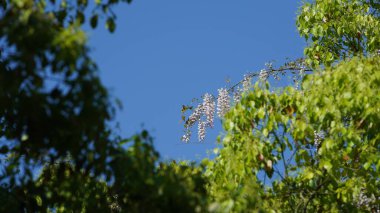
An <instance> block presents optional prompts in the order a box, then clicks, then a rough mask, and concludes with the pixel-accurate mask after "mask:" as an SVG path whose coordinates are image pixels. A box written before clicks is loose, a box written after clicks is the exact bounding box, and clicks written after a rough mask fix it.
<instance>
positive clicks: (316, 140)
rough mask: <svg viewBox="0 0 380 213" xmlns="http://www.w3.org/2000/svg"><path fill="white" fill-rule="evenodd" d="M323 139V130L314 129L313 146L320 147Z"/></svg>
mask: <svg viewBox="0 0 380 213" xmlns="http://www.w3.org/2000/svg"><path fill="white" fill-rule="evenodd" d="M323 139H325V133H324V132H323V131H319V132H317V131H314V146H315V147H317V149H318V147H320V145H321V143H322V140H323Z"/></svg>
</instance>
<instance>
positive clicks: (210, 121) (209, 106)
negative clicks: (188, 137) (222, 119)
mask: <svg viewBox="0 0 380 213" xmlns="http://www.w3.org/2000/svg"><path fill="white" fill-rule="evenodd" d="M203 113H204V115H205V116H206V126H208V127H214V114H215V102H214V100H213V97H212V95H210V94H208V93H206V94H205V95H204V97H203Z"/></svg>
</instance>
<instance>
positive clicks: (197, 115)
mask: <svg viewBox="0 0 380 213" xmlns="http://www.w3.org/2000/svg"><path fill="white" fill-rule="evenodd" d="M202 112H203V105H202V104H199V105H198V106H197V108H195V109H194V112H193V113H192V114H191V115H190V116H189V119H188V120H187V122H186V126H187V128H190V127H192V126H193V125H194V124H195V122H197V121H198V120H199V119H200V118H201V116H202Z"/></svg>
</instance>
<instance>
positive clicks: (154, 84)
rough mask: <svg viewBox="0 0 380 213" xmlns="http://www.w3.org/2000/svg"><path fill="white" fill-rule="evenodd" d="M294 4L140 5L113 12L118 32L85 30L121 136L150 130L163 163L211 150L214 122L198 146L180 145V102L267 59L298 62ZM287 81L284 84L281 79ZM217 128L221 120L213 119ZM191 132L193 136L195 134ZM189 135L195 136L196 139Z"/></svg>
mask: <svg viewBox="0 0 380 213" xmlns="http://www.w3.org/2000/svg"><path fill="white" fill-rule="evenodd" d="M300 5H301V3H300V2H299V1H269V0H268V1H252V0H250V1H249V0H240V1H234V2H233V1H226V0H218V1H216V0H208V1H201V0H198V1H178V0H177V1H175V0H161V1H138V0H135V1H133V3H132V4H131V5H119V6H118V7H117V8H115V12H116V14H117V16H118V19H117V29H116V32H115V33H114V34H110V33H108V32H107V31H106V30H105V29H104V27H102V26H100V27H99V28H98V29H96V30H94V31H89V32H88V33H89V37H90V46H91V48H92V56H93V57H94V59H95V61H97V63H98V66H99V68H100V75H101V78H102V80H103V83H104V84H105V85H106V87H107V88H109V89H110V92H111V94H112V96H114V97H117V98H119V99H120V100H121V101H122V103H123V105H124V109H123V110H122V111H120V112H118V114H117V117H116V119H117V121H119V122H120V125H121V135H122V136H124V137H128V136H131V135H132V134H134V133H136V132H138V131H140V130H142V126H143V127H144V128H145V129H147V130H149V132H150V133H151V134H152V136H153V137H154V138H155V140H154V144H155V147H156V148H157V149H158V151H159V152H160V153H161V156H162V157H163V159H169V158H170V159H182V160H199V159H201V158H203V157H205V156H207V154H206V153H207V150H211V149H212V148H213V147H215V144H216V137H217V135H219V134H220V133H221V132H222V129H221V127H220V126H221V125H220V124H218V125H216V126H215V128H214V129H213V130H211V131H210V130H209V131H208V132H207V136H206V140H205V141H204V142H202V143H199V142H198V141H197V139H196V137H193V138H192V141H191V143H189V144H184V143H183V142H181V141H180V138H181V136H182V134H183V123H180V116H181V113H180V109H181V105H182V104H190V103H191V100H192V99H193V98H200V97H201V96H202V95H203V94H204V93H206V92H209V93H213V94H216V92H217V89H218V88H221V87H224V86H226V85H227V83H226V79H230V80H231V81H232V83H234V82H238V81H239V80H241V79H242V77H243V75H244V74H245V73H247V72H251V71H258V70H260V69H262V68H264V64H265V63H266V62H268V61H271V60H275V61H276V63H277V64H281V62H283V61H284V59H285V58H286V57H290V58H297V57H301V56H302V53H303V47H304V46H305V42H304V39H302V38H300V36H299V35H298V32H297V30H296V26H295V19H296V12H297V9H298V8H299V6H300ZM282 83H283V84H285V82H282ZM217 123H219V122H217ZM194 133H195V132H194ZM194 136H196V135H195V134H194Z"/></svg>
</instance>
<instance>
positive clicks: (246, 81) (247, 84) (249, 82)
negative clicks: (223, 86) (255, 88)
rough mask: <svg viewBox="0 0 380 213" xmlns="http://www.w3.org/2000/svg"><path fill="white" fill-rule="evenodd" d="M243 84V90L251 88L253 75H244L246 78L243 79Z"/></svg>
mask: <svg viewBox="0 0 380 213" xmlns="http://www.w3.org/2000/svg"><path fill="white" fill-rule="evenodd" d="M242 85H243V92H246V91H248V90H249V89H251V86H252V77H251V75H244V78H243V80H242Z"/></svg>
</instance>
